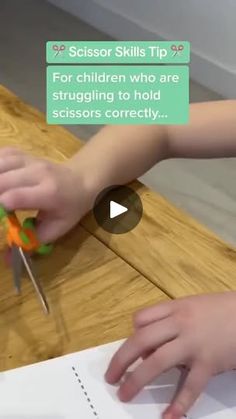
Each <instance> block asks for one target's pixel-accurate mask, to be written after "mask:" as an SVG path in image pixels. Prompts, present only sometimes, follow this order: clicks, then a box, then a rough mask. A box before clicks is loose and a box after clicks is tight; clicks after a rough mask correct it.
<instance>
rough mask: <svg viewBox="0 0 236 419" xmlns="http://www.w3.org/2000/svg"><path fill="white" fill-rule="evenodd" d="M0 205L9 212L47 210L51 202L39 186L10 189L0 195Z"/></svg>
mask: <svg viewBox="0 0 236 419" xmlns="http://www.w3.org/2000/svg"><path fill="white" fill-rule="evenodd" d="M0 203H1V205H3V206H4V207H5V208H6V209H7V210H9V211H15V210H35V209H41V210H47V209H48V206H49V204H51V200H50V196H49V194H48V193H47V191H46V192H45V191H44V190H43V188H42V187H41V185H39V186H33V187H21V188H17V189H11V190H9V191H7V192H5V193H4V194H2V195H0Z"/></svg>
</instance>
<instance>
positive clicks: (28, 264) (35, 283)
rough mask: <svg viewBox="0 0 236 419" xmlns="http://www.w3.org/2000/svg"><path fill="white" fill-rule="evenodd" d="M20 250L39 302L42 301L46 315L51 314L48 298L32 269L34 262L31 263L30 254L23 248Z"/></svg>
mask: <svg viewBox="0 0 236 419" xmlns="http://www.w3.org/2000/svg"><path fill="white" fill-rule="evenodd" d="M18 250H19V253H20V256H21V259H22V262H23V264H24V266H25V268H26V270H27V272H28V275H29V277H30V279H31V282H32V284H33V286H34V289H35V291H36V294H37V296H38V298H39V300H40V302H41V304H42V306H43V309H44V311H45V313H46V314H48V313H49V307H48V303H47V300H46V297H45V295H44V292H43V290H42V288H41V285H40V283H39V282H38V281H37V279H36V277H35V275H34V274H33V267H32V262H31V259H30V256H29V255H28V254H26V253H25V252H24V251H23V249H22V248H21V247H19V248H18Z"/></svg>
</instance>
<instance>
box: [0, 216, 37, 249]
mask: <svg viewBox="0 0 236 419" xmlns="http://www.w3.org/2000/svg"><path fill="white" fill-rule="evenodd" d="M5 223H6V229H7V243H8V245H9V246H12V245H13V244H15V245H17V246H20V247H22V249H24V250H26V251H32V252H33V251H35V250H36V249H38V248H39V246H40V242H39V240H38V239H37V237H36V234H35V232H34V230H33V229H30V228H26V227H24V226H22V225H21V224H20V222H19V220H18V219H17V217H16V215H15V214H14V213H9V214H8V216H7V217H6V218H5Z"/></svg>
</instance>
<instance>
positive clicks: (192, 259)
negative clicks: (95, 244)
mask: <svg viewBox="0 0 236 419" xmlns="http://www.w3.org/2000/svg"><path fill="white" fill-rule="evenodd" d="M130 186H131V187H132V188H133V189H134V190H136V192H137V193H138V194H139V196H140V197H141V199H142V203H143V208H144V211H143V217H142V220H141V222H140V223H139V224H138V226H137V227H136V228H135V229H133V230H132V231H130V232H129V233H126V234H124V235H113V236H111V235H110V234H108V233H106V232H105V231H104V230H103V229H102V228H100V227H99V226H98V225H97V223H96V221H95V219H94V217H93V214H89V215H88V216H87V217H86V218H85V219H84V220H83V222H82V225H83V226H85V227H86V229H87V230H88V231H89V232H91V233H92V234H94V235H95V236H96V237H98V238H99V239H100V240H102V241H103V243H105V244H106V245H108V246H109V247H110V248H111V249H112V250H113V251H114V252H115V253H116V254H117V255H119V256H120V257H122V258H123V259H124V260H126V261H127V262H129V264H130V265H131V266H133V267H134V268H135V269H136V270H138V271H139V272H140V273H142V274H143V275H144V276H145V277H146V278H148V279H149V280H150V281H151V282H152V283H153V284H156V285H157V286H158V287H159V288H160V289H162V290H163V291H164V292H165V293H167V294H168V295H169V296H170V297H172V298H176V297H182V296H186V295H190V294H199V293H208V292H218V291H226V290H236V279H235V272H236V249H234V248H233V247H232V246H230V245H227V244H226V243H224V242H223V241H222V240H220V239H219V238H218V237H217V236H216V235H215V234H214V233H212V232H211V231H209V230H208V229H207V228H205V227H203V226H202V225H200V224H199V223H198V222H197V221H195V220H194V219H193V218H191V217H190V216H189V215H187V214H186V213H184V212H183V211H181V210H179V209H177V208H176V207H174V206H173V205H172V204H171V203H169V202H168V201H167V200H166V199H164V198H163V197H162V196H160V195H159V194H157V193H155V192H152V191H150V190H149V189H148V188H146V187H145V186H143V185H142V184H141V183H139V182H133V183H132V184H131V185H130Z"/></svg>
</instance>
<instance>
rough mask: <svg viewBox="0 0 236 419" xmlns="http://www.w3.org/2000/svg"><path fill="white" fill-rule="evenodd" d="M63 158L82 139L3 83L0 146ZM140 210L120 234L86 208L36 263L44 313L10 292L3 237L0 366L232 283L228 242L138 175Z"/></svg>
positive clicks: (29, 297) (27, 293) (104, 333)
mask: <svg viewBox="0 0 236 419" xmlns="http://www.w3.org/2000/svg"><path fill="white" fill-rule="evenodd" d="M9 145H10V146H16V147H20V148H22V149H24V150H26V151H30V152H31V153H33V154H35V155H38V156H40V157H44V156H45V155H47V156H48V157H50V158H51V159H52V160H54V161H63V160H65V159H68V158H69V157H70V156H72V155H73V154H74V153H75V152H76V151H78V149H79V148H80V147H81V146H82V143H81V142H80V141H78V139H76V138H75V137H74V136H73V135H72V134H70V133H69V132H68V131H66V130H64V129H63V128H62V127H58V126H50V125H47V124H46V123H45V119H44V117H43V115H42V114H41V113H39V112H38V111H36V110H35V109H32V108H31V107H30V106H28V105H26V104H24V103H22V101H21V100H20V99H18V98H17V97H16V96H15V95H13V94H12V93H11V92H9V91H8V90H6V89H5V88H3V87H0V146H1V147H4V146H9ZM132 187H133V188H135V189H136V190H137V192H138V193H139V194H140V196H141V198H142V201H143V205H144V215H143V219H142V221H141V222H140V224H139V225H138V226H137V227H136V228H135V229H134V230H133V231H131V232H129V233H127V234H124V235H114V236H111V235H109V234H108V233H106V232H104V231H103V230H102V229H100V228H98V227H97V225H96V223H95V220H94V218H93V215H92V214H88V216H86V217H85V218H84V219H83V220H82V222H81V223H80V225H79V226H78V227H76V228H75V229H74V230H73V231H71V232H70V233H69V234H68V235H67V236H65V237H64V238H62V239H61V240H60V241H59V242H58V243H57V244H56V247H55V250H54V252H53V254H52V255H51V256H50V257H45V258H39V259H37V260H36V265H37V266H36V268H37V271H38V274H39V276H40V278H41V279H42V284H43V287H44V289H45V291H46V294H47V297H48V299H49V303H50V306H51V307H52V314H51V316H49V317H45V316H44V315H43V313H42V310H41V307H40V306H39V304H38V301H37V299H36V297H35V294H34V291H33V289H32V287H31V284H30V283H29V282H27V281H25V284H24V286H23V291H22V296H21V297H16V296H14V293H13V287H12V279H11V272H10V271H9V270H8V269H7V268H6V266H5V265H4V262H3V257H2V256H3V251H4V247H5V236H4V234H3V231H2V230H1V233H2V234H1V235H0V237H1V240H0V252H1V254H0V256H1V257H0V273H1V278H0V330H1V334H0V370H6V369H9V368H14V367H18V366H22V365H26V364H29V363H33V362H37V361H40V360H45V359H49V358H53V357H56V356H60V355H63V354H65V353H68V352H72V351H78V350H81V349H84V348H87V347H90V346H94V345H97V344H102V343H106V342H109V341H112V340H116V339H120V338H123V337H125V336H127V335H128V334H129V333H130V331H131V320H132V313H133V312H135V311H136V310H137V309H139V308H141V307H145V306H148V305H150V304H153V303H155V302H159V301H161V300H164V299H167V298H170V297H171V298H174V297H179V296H182V295H187V294H193V293H201V292H208V291H220V290H226V289H236V285H235V281H234V273H235V271H236V253H235V250H234V249H233V248H231V247H229V246H227V245H226V244H224V243H223V242H222V241H221V240H219V239H218V238H217V237H216V236H215V235H214V234H212V233H211V232H209V231H208V230H207V229H205V228H203V227H202V226H200V225H199V224H198V223H197V222H195V221H194V220H192V219H191V218H190V217H189V216H187V215H186V214H184V213H183V212H181V211H179V210H177V209H176V208H175V207H173V206H172V205H171V204H170V203H168V202H167V201H166V200H165V199H163V198H162V197H161V196H159V195H158V194H157V193H154V192H152V191H150V190H149V189H148V188H146V187H144V186H143V185H141V184H140V183H139V182H134V183H133V184H132Z"/></svg>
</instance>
